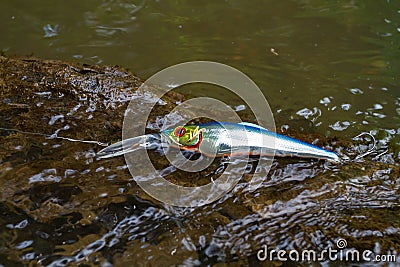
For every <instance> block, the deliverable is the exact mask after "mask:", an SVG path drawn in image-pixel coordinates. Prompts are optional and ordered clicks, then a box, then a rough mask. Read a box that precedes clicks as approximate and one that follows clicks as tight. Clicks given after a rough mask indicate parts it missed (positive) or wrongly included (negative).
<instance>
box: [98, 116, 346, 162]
mask: <svg viewBox="0 0 400 267" xmlns="http://www.w3.org/2000/svg"><path fill="white" fill-rule="evenodd" d="M160 143H167V144H168V145H170V146H175V147H178V148H179V149H181V150H191V151H196V152H200V153H202V154H204V155H205V156H217V157H223V156H237V155H243V154H248V155H256V156H272V155H275V156H279V157H289V156H291V157H301V158H316V159H324V160H328V161H330V162H334V163H339V162H340V161H341V160H340V158H339V156H338V155H337V154H336V153H334V152H332V151H328V150H325V149H322V148H320V147H317V146H314V145H311V144H308V143H305V142H302V141H299V140H297V139H294V138H291V137H288V136H285V135H281V134H277V133H274V132H271V131H269V130H267V129H265V128H263V127H261V126H259V125H256V124H252V123H247V122H242V123H230V122H212V123H206V124H197V125H186V126H178V127H176V128H174V129H167V130H164V131H162V132H161V133H159V134H148V135H142V136H139V137H134V138H130V139H126V140H123V141H121V142H118V143H115V144H113V145H111V146H109V147H106V148H104V149H103V150H101V151H100V152H98V153H97V157H99V158H109V157H114V156H119V155H122V154H126V153H130V152H133V151H135V150H137V149H140V148H147V149H150V148H154V147H155V146H157V144H160Z"/></svg>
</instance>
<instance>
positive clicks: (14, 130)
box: [0, 127, 109, 146]
mask: <svg viewBox="0 0 400 267" xmlns="http://www.w3.org/2000/svg"><path fill="white" fill-rule="evenodd" d="M0 130H3V131H10V132H17V133H22V134H30V135H38V136H44V137H46V138H48V139H61V140H67V141H70V142H79V143H88V144H96V145H99V146H108V145H109V144H108V143H102V142H99V141H89V140H80V139H73V138H69V137H63V136H58V135H57V133H54V134H43V133H34V132H26V131H21V130H18V129H10V128H3V127H0Z"/></svg>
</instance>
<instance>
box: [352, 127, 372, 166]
mask: <svg viewBox="0 0 400 267" xmlns="http://www.w3.org/2000/svg"><path fill="white" fill-rule="evenodd" d="M364 135H368V136H370V137H371V139H372V141H373V146H372V148H371V149H369V150H368V151H366V152H364V153H363V154H361V155H358V156H357V157H355V158H354V159H353V160H357V159H361V158H363V157H365V156H367V155H369V154H371V153H372V152H374V151H375V148H376V139H375V137H374V136H373V135H372V134H371V133H368V132H362V133H360V134H359V135H357V136H354V137H353V140H354V139H355V138H358V137H361V136H364Z"/></svg>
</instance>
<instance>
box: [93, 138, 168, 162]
mask: <svg viewBox="0 0 400 267" xmlns="http://www.w3.org/2000/svg"><path fill="white" fill-rule="evenodd" d="M160 143H161V136H160V134H146V135H142V136H137V137H133V138H129V139H125V140H122V141H120V142H117V143H114V144H112V145H110V146H108V147H106V148H104V149H102V150H100V151H99V152H98V153H97V154H96V156H97V158H99V159H105V158H111V157H116V156H121V155H124V154H126V153H131V152H134V151H136V150H138V149H143V148H144V149H151V148H157V147H158V146H159V145H160Z"/></svg>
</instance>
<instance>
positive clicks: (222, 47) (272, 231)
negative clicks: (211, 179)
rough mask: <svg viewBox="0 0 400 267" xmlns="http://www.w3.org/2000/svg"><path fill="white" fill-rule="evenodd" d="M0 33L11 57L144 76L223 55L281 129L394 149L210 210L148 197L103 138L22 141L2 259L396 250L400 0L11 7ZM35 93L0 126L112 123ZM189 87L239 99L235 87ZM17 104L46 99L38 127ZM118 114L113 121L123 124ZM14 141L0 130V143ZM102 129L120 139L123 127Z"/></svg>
mask: <svg viewBox="0 0 400 267" xmlns="http://www.w3.org/2000/svg"><path fill="white" fill-rule="evenodd" d="M0 35H1V38H0V50H1V51H3V53H4V54H6V55H14V54H17V55H30V54H33V55H34V56H36V57H39V58H50V59H62V60H67V61H76V62H83V63H89V64H103V65H119V66H123V67H125V68H128V69H130V70H131V71H132V72H133V73H135V74H136V75H138V76H139V77H141V78H147V77H149V76H151V75H152V74H154V73H155V72H157V71H159V70H161V69H163V68H165V67H167V66H170V65H172V64H176V63H179V62H185V61H191V60H211V61H217V62H221V63H225V64H228V65H231V66H233V67H235V68H237V69H239V70H241V71H243V72H245V73H246V74H247V75H249V76H250V77H251V78H252V79H253V80H254V81H255V82H256V83H257V84H258V85H259V87H260V88H261V89H262V91H263V93H264V94H265V96H266V97H267V99H268V101H269V104H270V105H271V108H272V110H273V112H274V115H275V119H276V126H277V129H283V130H285V129H286V131H289V132H290V131H293V133H294V134H295V135H296V136H297V137H299V138H301V139H303V140H305V141H309V142H312V141H315V140H317V138H319V139H322V140H324V139H323V138H324V137H326V138H329V139H327V140H324V141H321V143H320V144H321V145H327V144H331V145H332V146H333V148H334V149H336V151H337V152H340V151H344V152H349V151H350V152H351V151H354V150H355V149H357V148H363V147H362V146H361V145H360V146H357V145H356V144H352V143H351V142H349V140H351V138H352V137H353V136H355V135H357V134H358V133H360V132H363V131H370V132H372V133H373V134H374V136H375V137H376V139H377V140H378V146H379V148H380V149H381V151H384V150H385V149H388V152H387V153H386V154H384V155H383V156H381V157H379V158H375V159H373V158H372V157H369V158H367V159H365V160H364V161H361V162H358V163H352V164H347V165H338V166H332V165H329V164H325V163H324V162H317V161H313V160H305V159H279V160H277V161H276V162H275V164H274V166H273V169H272V170H271V172H270V174H269V176H268V179H267V181H266V182H265V183H263V186H262V187H261V188H260V189H258V190H257V191H256V192H253V193H244V192H242V191H243V190H242V188H243V187H244V185H245V180H243V181H242V182H241V183H239V185H238V186H237V187H236V188H235V190H234V191H233V192H231V193H229V194H228V195H226V196H225V197H224V198H223V199H221V200H220V201H218V202H216V203H214V204H212V205H208V206H205V207H201V208H196V209H180V208H172V207H168V206H165V205H163V204H160V203H158V202H156V201H154V200H152V199H151V198H149V197H146V194H145V193H143V191H141V190H140V188H139V187H138V186H137V185H136V184H135V182H134V181H132V180H131V177H130V175H129V173H128V172H127V170H126V166H125V165H124V161H123V158H116V159H110V160H105V161H96V160H93V155H94V152H96V151H98V149H100V148H97V147H92V146H88V147H86V146H84V145H81V144H79V145H77V144H71V143H70V142H68V141H61V140H50V141H49V140H46V139H43V137H39V136H35V137H32V136H29V135H26V136H25V135H21V136H17V137H15V138H16V140H15V143H14V146H7V147H6V148H3V152H2V151H0V152H1V153H2V154H0V155H1V163H0V179H1V185H2V187H3V192H2V198H1V199H0V202H1V203H0V212H1V217H0V244H1V246H0V254H1V255H2V257H1V259H0V263H2V264H3V265H5V266H14V265H15V266H18V265H28V264H32V265H35V264H37V263H38V262H40V263H41V264H43V265H51V264H54V266H57V265H56V264H59V265H62V264H67V263H69V262H75V263H76V264H89V265H102V266H108V264H115V265H116V266H121V265H130V264H129V263H132V262H135V263H136V265H138V266H140V265H146V263H148V264H151V265H152V266H156V265H160V266H168V265H179V264H181V265H187V266H191V265H200V264H209V265H213V264H217V263H218V262H227V263H230V264H236V265H253V266H258V264H260V262H259V261H258V260H257V257H256V254H257V252H258V250H259V249H261V248H262V246H263V245H267V246H268V247H270V248H271V249H273V248H280V249H286V250H289V249H297V250H301V249H315V250H316V251H321V250H323V249H326V248H328V247H335V244H336V241H337V240H338V239H339V238H344V239H346V240H347V242H348V245H347V248H348V249H352V248H356V249H358V250H360V251H361V250H365V249H368V250H371V251H373V252H374V253H375V254H398V253H399V252H400V231H399V230H400V223H399V222H400V215H399V204H400V178H399V156H400V136H399V135H400V116H399V115H400V81H399V75H398V74H399V72H400V63H399V62H400V60H399V58H400V50H399V47H400V3H399V2H398V1H372V0H371V1H317V0H315V1H143V2H141V1H122V0H120V1H117V0H116V1H94V0H90V1H68V2H66V1H33V2H29V1H8V0H7V1H3V3H2V5H1V9H0ZM32 93H33V92H32ZM36 93H38V94H35V95H36V97H34V98H28V97H27V98H23V97H21V98H20V97H19V96H15V98H13V96H11V97H10V95H7V98H4V97H3V95H0V96H1V97H2V99H1V100H2V104H1V105H2V106H1V107H2V109H1V110H2V112H3V114H0V115H1V116H0V117H1V118H2V121H1V122H0V123H1V125H0V126H1V127H9V126H18V127H19V128H18V129H20V130H27V131H36V132H42V133H46V134H52V133H54V132H55V131H56V130H57V129H61V128H63V127H65V125H67V124H68V125H69V126H70V127H72V128H71V132H69V134H70V135H72V136H70V137H76V138H89V139H92V138H93V136H96V135H95V134H93V133H94V132H96V133H98V132H101V131H103V130H104V128H102V127H100V126H98V128H96V125H90V124H87V120H90V119H91V118H95V119H97V120H99V121H101V118H102V116H103V115H101V114H102V113H101V112H100V111H99V109H100V106H97V105H98V103H97V102H96V101H94V102H91V101H88V100H87V99H86V100H85V99H84V97H83V96H80V98H79V101H78V100H76V99H69V98H67V97H64V96H60V95H55V94H54V93H53V94H41V93H40V92H36ZM42 93H43V92H42ZM183 93H186V94H187V95H188V96H189V95H207V96H216V97H219V98H221V99H222V100H224V101H226V102H228V103H229V101H232V102H233V103H230V104H231V105H232V106H235V105H236V104H237V103H236V99H234V98H233V97H232V96H231V95H228V94H226V93H221V92H209V91H207V90H196V87H193V88H191V89H190V90H187V91H186V92H185V91H183ZM63 97H64V98H63ZM16 99H17V100H18V99H20V100H21V101H20V102H18V101H17V102H18V103H19V104H24V105H28V106H35V107H36V106H37V105H40V106H41V105H43V103H44V104H45V106H47V108H44V107H43V108H42V109H41V108H37V109H38V110H39V111H40V112H43V114H42V115H41V114H39V115H38V116H39V118H40V117H43V120H38V122H35V123H36V126H37V129H32V128H29V129H24V128H23V126H28V125H30V124H29V123H17V122H18V121H19V122H23V121H24V117H23V116H21V114H23V113H24V108H25V107H18V108H19V110H15V109H14V108H16V107H15V106H11V105H10V103H11V104H15V103H14V102H15V101H16ZM59 99H64V100H63V101H64V102H65V103H66V104H65V105H60V104H59V101H60V100H59ZM105 99H106V101H109V102H113V101H115V102H118V101H120V100H117V99H118V97H116V98H115V95H113V96H111V97H110V96H107V95H106V97H105ZM13 101H14V102H13ZM39 103H42V104H39ZM78 104H79V105H80V106H79V107H78V108H77V105H78ZM109 106H110V108H111V107H112V105H109ZM74 108H75V109H77V111H76V110H75V109H74ZM102 108H104V106H102ZM9 109H13V110H14V113H9V112H8V110H9ZM73 110H75V111H73ZM6 111H7V112H6ZM70 112H72V113H74V112H77V116H76V117H75V118H74V119H71V118H69V117H68V116H67V114H69V113H70ZM74 114H75V113H74ZM118 114H119V115H121V116H119V117H118V116H116V117H115V121H111V122H110V123H111V124H119V123H121V118H122V114H123V111H121V110H119V111H118ZM57 115H64V117H63V118H62V117H55V116H57ZM78 115H79V116H78ZM117 119H118V120H119V121H118V120H117ZM9 120H12V121H14V124H13V125H9ZM49 122H53V123H52V124H49ZM88 125H89V126H88ZM82 129H90V130H87V131H86V130H85V131H82ZM73 135H75V136H73ZM11 137H12V138H14V137H13V136H11ZM11 137H10V136H9V134H6V133H2V137H1V138H3V140H2V141H1V142H2V143H5V142H8V143H7V144H10V142H11V141H12V140H11V141H10V139H9V138H11ZM102 137H103V138H104V139H105V140H101V141H104V142H107V141H110V140H106V139H108V137H109V139H111V140H113V141H115V139H118V138H119V133H117V132H114V133H113V134H112V135H111V134H109V135H108V136H107V135H103V136H102ZM7 138H8V139H7ZM22 139H23V140H24V142H23V143H21V140H22ZM335 140H336V141H337V142H335ZM153 156H154V157H155V159H158V157H161V156H160V155H156V154H154V155H153ZM172 175H173V174H172ZM399 257H400V256H398V258H397V264H399V261H400V259H399ZM343 264H344V265H345V264H346V262H344V263H343ZM395 264H396V263H394V265H393V266H395ZM82 266H83V265H82Z"/></svg>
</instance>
